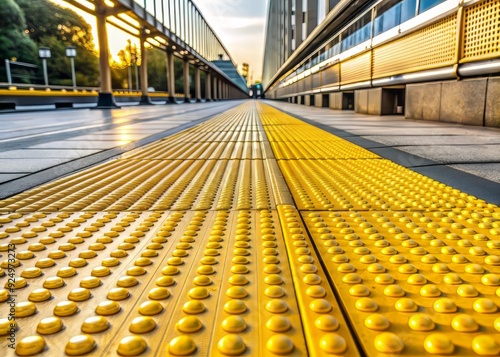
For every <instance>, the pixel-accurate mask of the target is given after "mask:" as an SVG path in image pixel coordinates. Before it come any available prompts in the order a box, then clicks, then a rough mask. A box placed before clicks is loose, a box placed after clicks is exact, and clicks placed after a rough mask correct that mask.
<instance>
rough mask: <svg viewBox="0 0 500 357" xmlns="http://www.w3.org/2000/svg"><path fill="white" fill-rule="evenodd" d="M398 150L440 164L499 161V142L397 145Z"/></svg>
mask: <svg viewBox="0 0 500 357" xmlns="http://www.w3.org/2000/svg"><path fill="white" fill-rule="evenodd" d="M398 150H401V151H405V152H408V153H410V154H413V155H418V156H421V157H425V158H427V159H430V160H433V161H436V162H438V163H442V164H455V163H467V162H469V163H485V162H499V161H500V144H499V145H441V146H433V145H425V146H399V147H398Z"/></svg>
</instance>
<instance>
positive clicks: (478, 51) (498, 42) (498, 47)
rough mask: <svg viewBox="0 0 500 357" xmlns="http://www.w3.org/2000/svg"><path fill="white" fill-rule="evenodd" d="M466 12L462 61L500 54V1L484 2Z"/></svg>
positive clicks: (468, 8)
mask: <svg viewBox="0 0 500 357" xmlns="http://www.w3.org/2000/svg"><path fill="white" fill-rule="evenodd" d="M464 10H465V26H464V44H463V53H462V61H463V62H468V61H471V60H478V59H481V57H484V58H485V59H486V58H491V57H495V56H498V55H499V54H500V0H489V1H482V2H480V3H478V4H476V5H473V6H469V7H467V8H465V9H464Z"/></svg>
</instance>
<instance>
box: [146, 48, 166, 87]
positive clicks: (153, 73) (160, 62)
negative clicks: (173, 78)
mask: <svg viewBox="0 0 500 357" xmlns="http://www.w3.org/2000/svg"><path fill="white" fill-rule="evenodd" d="M146 51H148V86H149V87H153V88H154V89H155V91H161V92H166V91H167V65H166V54H165V52H164V51H161V50H158V49H155V48H150V49H147V50H146Z"/></svg>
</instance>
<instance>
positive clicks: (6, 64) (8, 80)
mask: <svg viewBox="0 0 500 357" xmlns="http://www.w3.org/2000/svg"><path fill="white" fill-rule="evenodd" d="M5 70H6V71H7V83H9V85H11V84H12V74H11V73H10V60H8V59H6V60H5Z"/></svg>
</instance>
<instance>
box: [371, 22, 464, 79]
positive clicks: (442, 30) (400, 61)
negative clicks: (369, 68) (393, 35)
mask: <svg viewBox="0 0 500 357" xmlns="http://www.w3.org/2000/svg"><path fill="white" fill-rule="evenodd" d="M456 33H457V15H456V14H454V15H452V16H449V17H447V18H445V19H443V20H441V21H438V22H436V23H435V24H432V25H430V26H427V27H425V28H423V29H421V30H419V31H416V32H414V33H412V34H409V35H407V36H404V37H402V38H400V39H399V40H396V41H394V42H391V43H388V44H386V45H383V46H381V47H377V48H375V49H373V78H382V77H386V76H391V75H395V74H401V73H408V72H417V71H421V70H425V69H429V68H434V67H440V66H446V65H450V64H452V63H453V56H454V54H455V48H456Z"/></svg>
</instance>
